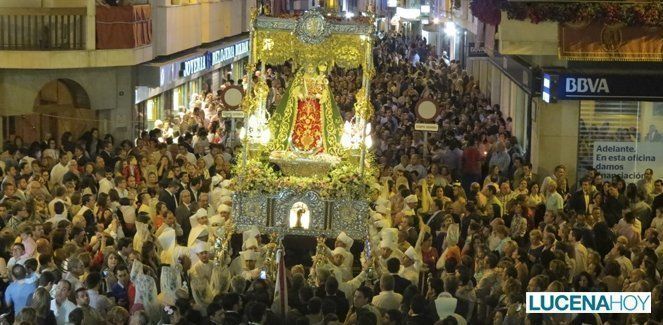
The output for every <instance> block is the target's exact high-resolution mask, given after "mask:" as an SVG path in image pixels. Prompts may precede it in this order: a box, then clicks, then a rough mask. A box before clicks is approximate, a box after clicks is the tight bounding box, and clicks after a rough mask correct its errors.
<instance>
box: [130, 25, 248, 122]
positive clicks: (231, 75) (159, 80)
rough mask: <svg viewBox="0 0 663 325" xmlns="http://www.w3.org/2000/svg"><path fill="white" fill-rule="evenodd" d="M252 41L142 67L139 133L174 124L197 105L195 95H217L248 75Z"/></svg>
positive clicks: (137, 107)
mask: <svg viewBox="0 0 663 325" xmlns="http://www.w3.org/2000/svg"><path fill="white" fill-rule="evenodd" d="M248 54H249V40H248V38H247V37H243V38H240V39H236V40H231V41H225V42H221V43H220V44H217V45H214V46H208V47H204V48H200V49H199V50H198V51H196V52H194V53H190V54H188V55H186V56H183V57H178V58H174V59H170V60H167V61H159V62H151V63H147V64H144V65H141V66H139V67H138V72H137V73H138V86H137V87H136V90H135V92H136V94H135V96H136V97H135V109H134V114H135V116H134V121H136V122H135V123H136V125H134V128H135V129H136V130H146V129H151V128H153V127H154V123H155V122H156V121H158V120H160V121H174V120H175V119H177V118H178V117H181V116H182V115H183V114H184V113H185V112H186V110H187V109H189V108H191V107H192V105H193V104H194V100H193V99H194V98H195V95H204V94H206V93H208V92H215V91H217V90H218V89H219V88H220V87H221V85H222V84H223V82H225V81H227V80H229V79H232V80H233V81H234V82H235V83H237V82H238V80H240V79H241V78H242V76H243V75H244V73H245V72H244V71H245V68H246V63H247V60H248Z"/></svg>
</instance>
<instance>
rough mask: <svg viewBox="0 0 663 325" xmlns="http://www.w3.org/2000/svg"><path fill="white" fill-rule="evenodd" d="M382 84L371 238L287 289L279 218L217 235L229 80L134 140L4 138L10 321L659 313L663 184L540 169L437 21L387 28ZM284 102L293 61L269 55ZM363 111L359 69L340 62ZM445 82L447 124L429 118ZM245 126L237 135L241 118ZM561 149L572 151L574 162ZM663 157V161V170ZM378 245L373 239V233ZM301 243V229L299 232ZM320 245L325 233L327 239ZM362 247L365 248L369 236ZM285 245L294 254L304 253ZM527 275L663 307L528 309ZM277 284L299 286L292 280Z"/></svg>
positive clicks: (0, 268)
mask: <svg viewBox="0 0 663 325" xmlns="http://www.w3.org/2000/svg"><path fill="white" fill-rule="evenodd" d="M374 58H375V67H376V76H375V78H374V80H373V81H372V89H373V92H372V98H371V100H372V103H373V105H374V107H375V108H376V113H375V118H374V120H373V125H374V138H375V145H374V152H375V156H376V160H377V163H378V164H379V167H380V179H379V181H380V184H381V186H377V187H375V188H373V189H371V191H372V194H373V200H374V202H372V203H371V208H372V210H371V213H370V221H369V224H370V227H369V239H368V241H367V243H368V245H367V244H365V243H362V242H360V241H359V240H353V239H352V238H350V237H348V236H347V235H346V234H345V233H343V232H341V233H340V234H339V235H338V237H337V238H336V239H335V241H334V243H333V245H332V246H333V247H328V249H326V250H323V252H322V255H323V256H316V262H315V263H313V265H312V266H311V263H309V264H307V266H306V267H305V266H303V265H301V264H298V265H293V266H291V267H290V268H289V269H288V272H287V280H288V281H287V289H288V290H287V292H288V300H287V304H286V305H287V306H288V309H289V311H288V312H287V313H285V314H284V315H281V314H279V313H278V311H279V310H280V309H279V308H276V306H279V303H280V301H278V300H279V299H280V298H278V299H277V298H275V295H274V287H275V284H274V283H272V281H270V280H269V279H268V278H267V279H266V277H265V276H264V275H265V274H264V272H263V271H264V265H265V261H266V260H268V259H270V258H271V257H270V256H267V255H266V254H267V252H268V251H270V250H268V249H267V248H266V247H267V243H266V242H267V240H266V238H267V235H268V234H261V233H260V232H259V230H258V229H255V228H251V229H249V230H247V231H245V232H243V233H241V234H238V236H239V237H241V243H239V245H234V246H233V247H231V248H229V249H228V251H227V254H225V255H222V256H218V255H216V254H213V253H215V252H216V251H215V243H216V242H217V239H222V238H224V236H223V231H222V230H223V229H224V225H225V224H226V221H227V220H229V219H232V214H231V211H232V194H233V193H232V182H233V176H234V175H232V174H231V169H230V166H231V165H232V164H234V163H235V157H236V152H238V151H237V150H240V149H239V148H236V147H235V144H234V143H233V142H232V138H233V137H231V136H229V132H230V130H231V128H230V125H229V124H228V123H227V121H224V120H223V119H222V118H220V109H222V107H221V105H219V101H218V100H217V98H216V94H214V93H210V94H203V95H201V96H197V97H196V98H193V99H192V101H191V103H190V105H189V108H188V110H187V113H186V114H185V116H184V117H183V118H182V119H181V120H180V121H179V122H178V123H158V124H157V125H156V128H155V129H154V130H150V131H149V132H147V131H146V132H143V133H141V135H140V137H139V138H137V139H133V140H124V141H116V140H115V139H114V138H113V137H112V136H110V135H106V136H103V137H102V136H101V135H100V134H99V131H98V130H97V129H92V130H90V132H88V133H86V134H85V135H84V136H82V137H81V138H80V139H78V140H74V139H73V137H72V134H70V133H65V134H63V135H62V136H61V137H59V139H55V138H51V137H50V136H49V137H48V138H46V139H44V141H41V142H35V143H33V144H30V145H29V146H27V145H25V144H24V143H23V141H22V139H20V138H18V137H16V138H12V139H10V140H9V141H8V142H7V143H5V144H4V150H3V152H2V154H1V155H0V165H1V166H0V167H1V170H2V184H1V190H2V199H0V227H1V229H2V230H1V231H0V277H1V278H2V290H0V291H1V292H2V297H3V299H2V303H3V308H4V311H3V312H6V314H3V315H2V316H0V317H1V318H2V321H3V322H8V323H9V322H12V321H13V322H14V323H16V324H58V325H62V324H104V323H108V324H156V323H160V324H282V323H288V324H341V323H342V324H362V325H363V324H385V325H387V324H390V325H397V324H445V325H446V324H466V323H472V324H489V323H490V324H523V323H527V324H557V323H566V324H584V323H587V324H603V323H605V322H609V323H611V324H626V323H629V324H644V323H647V322H649V321H652V322H654V321H660V320H661V319H663V295H662V290H661V289H662V287H661V285H660V280H661V278H660V270H661V269H662V268H663V262H659V260H660V257H661V254H663V245H661V240H663V195H662V193H663V184H662V182H663V181H662V180H661V179H656V178H655V175H653V171H652V170H646V171H645V173H644V175H645V176H644V178H643V179H642V180H641V181H639V182H637V183H636V184H626V182H625V181H624V180H622V179H619V178H616V177H613V178H610V179H607V178H604V177H603V176H602V175H600V174H599V173H597V172H596V171H595V170H588V171H587V173H586V175H582V180H581V181H580V182H578V184H579V185H578V186H577V188H576V186H575V184H571V183H569V181H568V179H567V169H566V167H565V166H564V165H563V164H560V165H559V166H557V167H556V168H555V170H554V173H553V174H552V175H546V176H545V177H544V175H537V174H535V173H534V172H533V170H532V165H531V163H529V162H528V161H527V159H526V158H527V153H526V152H524V150H523V148H522V147H521V146H520V145H519V144H518V141H517V139H516V138H515V137H514V136H512V128H513V126H512V124H511V118H510V117H508V116H506V117H505V116H503V114H502V112H501V110H500V107H499V106H498V105H493V106H491V105H490V101H489V99H488V98H486V97H485V96H484V95H483V94H482V93H481V91H480V89H479V87H478V84H477V83H476V82H475V80H474V79H473V78H472V76H469V75H468V74H467V73H466V72H465V71H463V70H462V67H461V66H460V65H459V64H458V62H454V61H451V63H450V64H449V65H447V64H445V62H444V61H443V59H441V58H436V57H435V56H434V55H433V54H432V51H431V49H430V48H429V47H428V46H427V45H426V42H425V40H423V39H409V38H406V37H403V36H400V35H394V36H386V37H384V38H383V39H381V40H378V41H377V43H376V47H375V49H374ZM264 76H265V77H266V78H267V84H268V86H269V87H270V93H269V101H270V103H271V104H274V103H278V102H279V100H280V98H282V96H283V94H284V92H285V90H286V89H287V87H288V83H289V82H290V79H291V77H292V71H291V69H290V66H289V65H285V66H282V67H269V68H268V69H266V71H265V74H264ZM329 77H330V86H331V87H332V88H333V90H334V93H335V99H336V102H337V103H338V105H339V107H340V108H341V110H342V111H343V112H344V116H345V118H346V119H350V118H351V115H352V105H353V104H354V96H353V94H354V93H355V92H356V91H357V90H358V89H359V88H360V86H361V73H360V71H357V70H341V69H333V70H332V71H331V72H330V76H329ZM421 98H433V99H435V100H436V101H437V102H438V103H440V106H441V114H440V116H439V118H438V121H437V122H438V123H439V125H440V131H439V132H436V133H432V134H430V135H429V137H428V141H427V142H424V136H423V134H421V133H420V132H418V131H414V129H413V126H414V122H415V116H414V112H413V109H414V106H415V104H416V103H417V102H418V101H419V99H421ZM235 138H236V137H235ZM560 163H561V162H560ZM657 176H659V175H657ZM369 247H370V249H369ZM286 249H287V247H286ZM314 249H315V248H314V247H312V248H311V250H314ZM358 252H361V253H358ZM287 256H288V255H286V261H287V260H288V257H287ZM526 291H578V292H582V291H650V292H652V294H653V295H652V306H653V308H652V314H630V315H629V314H623V315H619V314H606V315H593V314H577V315H576V314H547V315H541V314H525V307H524V306H525V305H524V304H525V301H524V298H525V292H526ZM277 297H282V296H280V295H278V296H277Z"/></svg>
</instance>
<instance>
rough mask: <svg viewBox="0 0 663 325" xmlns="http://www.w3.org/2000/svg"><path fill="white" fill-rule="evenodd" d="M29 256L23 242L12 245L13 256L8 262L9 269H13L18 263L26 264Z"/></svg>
mask: <svg viewBox="0 0 663 325" xmlns="http://www.w3.org/2000/svg"><path fill="white" fill-rule="evenodd" d="M28 258H29V256H27V255H26V254H25V246H23V244H21V243H16V244H14V245H13V246H12V257H11V258H10V259H9V261H8V262H7V270H11V269H13V268H14V265H16V264H20V265H25V261H27V260H28Z"/></svg>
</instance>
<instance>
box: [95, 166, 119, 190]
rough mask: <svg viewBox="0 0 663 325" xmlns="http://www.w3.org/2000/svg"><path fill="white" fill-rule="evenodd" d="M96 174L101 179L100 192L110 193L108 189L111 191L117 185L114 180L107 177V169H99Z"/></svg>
mask: <svg viewBox="0 0 663 325" xmlns="http://www.w3.org/2000/svg"><path fill="white" fill-rule="evenodd" d="M95 175H96V176H97V180H98V181H99V193H105V194H108V191H110V190H111V189H113V188H114V187H115V185H113V182H112V181H111V180H110V179H108V178H107V177H106V171H105V170H103V169H97V171H96V172H95Z"/></svg>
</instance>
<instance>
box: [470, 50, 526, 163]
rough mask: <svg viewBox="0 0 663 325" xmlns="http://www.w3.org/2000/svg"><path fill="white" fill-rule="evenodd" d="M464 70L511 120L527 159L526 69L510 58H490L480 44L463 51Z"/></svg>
mask: <svg viewBox="0 0 663 325" xmlns="http://www.w3.org/2000/svg"><path fill="white" fill-rule="evenodd" d="M463 53H464V56H465V57H466V62H467V64H466V70H467V72H468V74H469V75H470V76H472V77H473V78H474V79H475V80H476V81H477V82H478V84H479V89H481V92H482V93H483V94H485V95H486V96H487V97H488V98H490V101H491V104H493V105H495V104H498V105H500V110H501V111H502V114H503V116H504V118H505V119H506V118H508V117H510V118H511V119H512V130H511V131H512V135H513V136H515V137H516V139H517V140H518V142H519V144H520V146H521V147H522V148H523V150H524V151H525V158H527V157H529V155H530V150H529V148H530V138H531V125H530V112H531V109H530V107H531V99H532V89H533V88H534V87H533V84H534V83H533V82H534V78H533V75H532V71H531V70H530V69H529V68H528V66H526V65H524V64H523V63H521V62H518V61H515V60H513V59H512V58H510V57H502V56H499V57H490V56H488V55H487V54H486V51H485V49H484V47H483V44H482V43H468V46H467V47H465V49H464V51H463Z"/></svg>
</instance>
